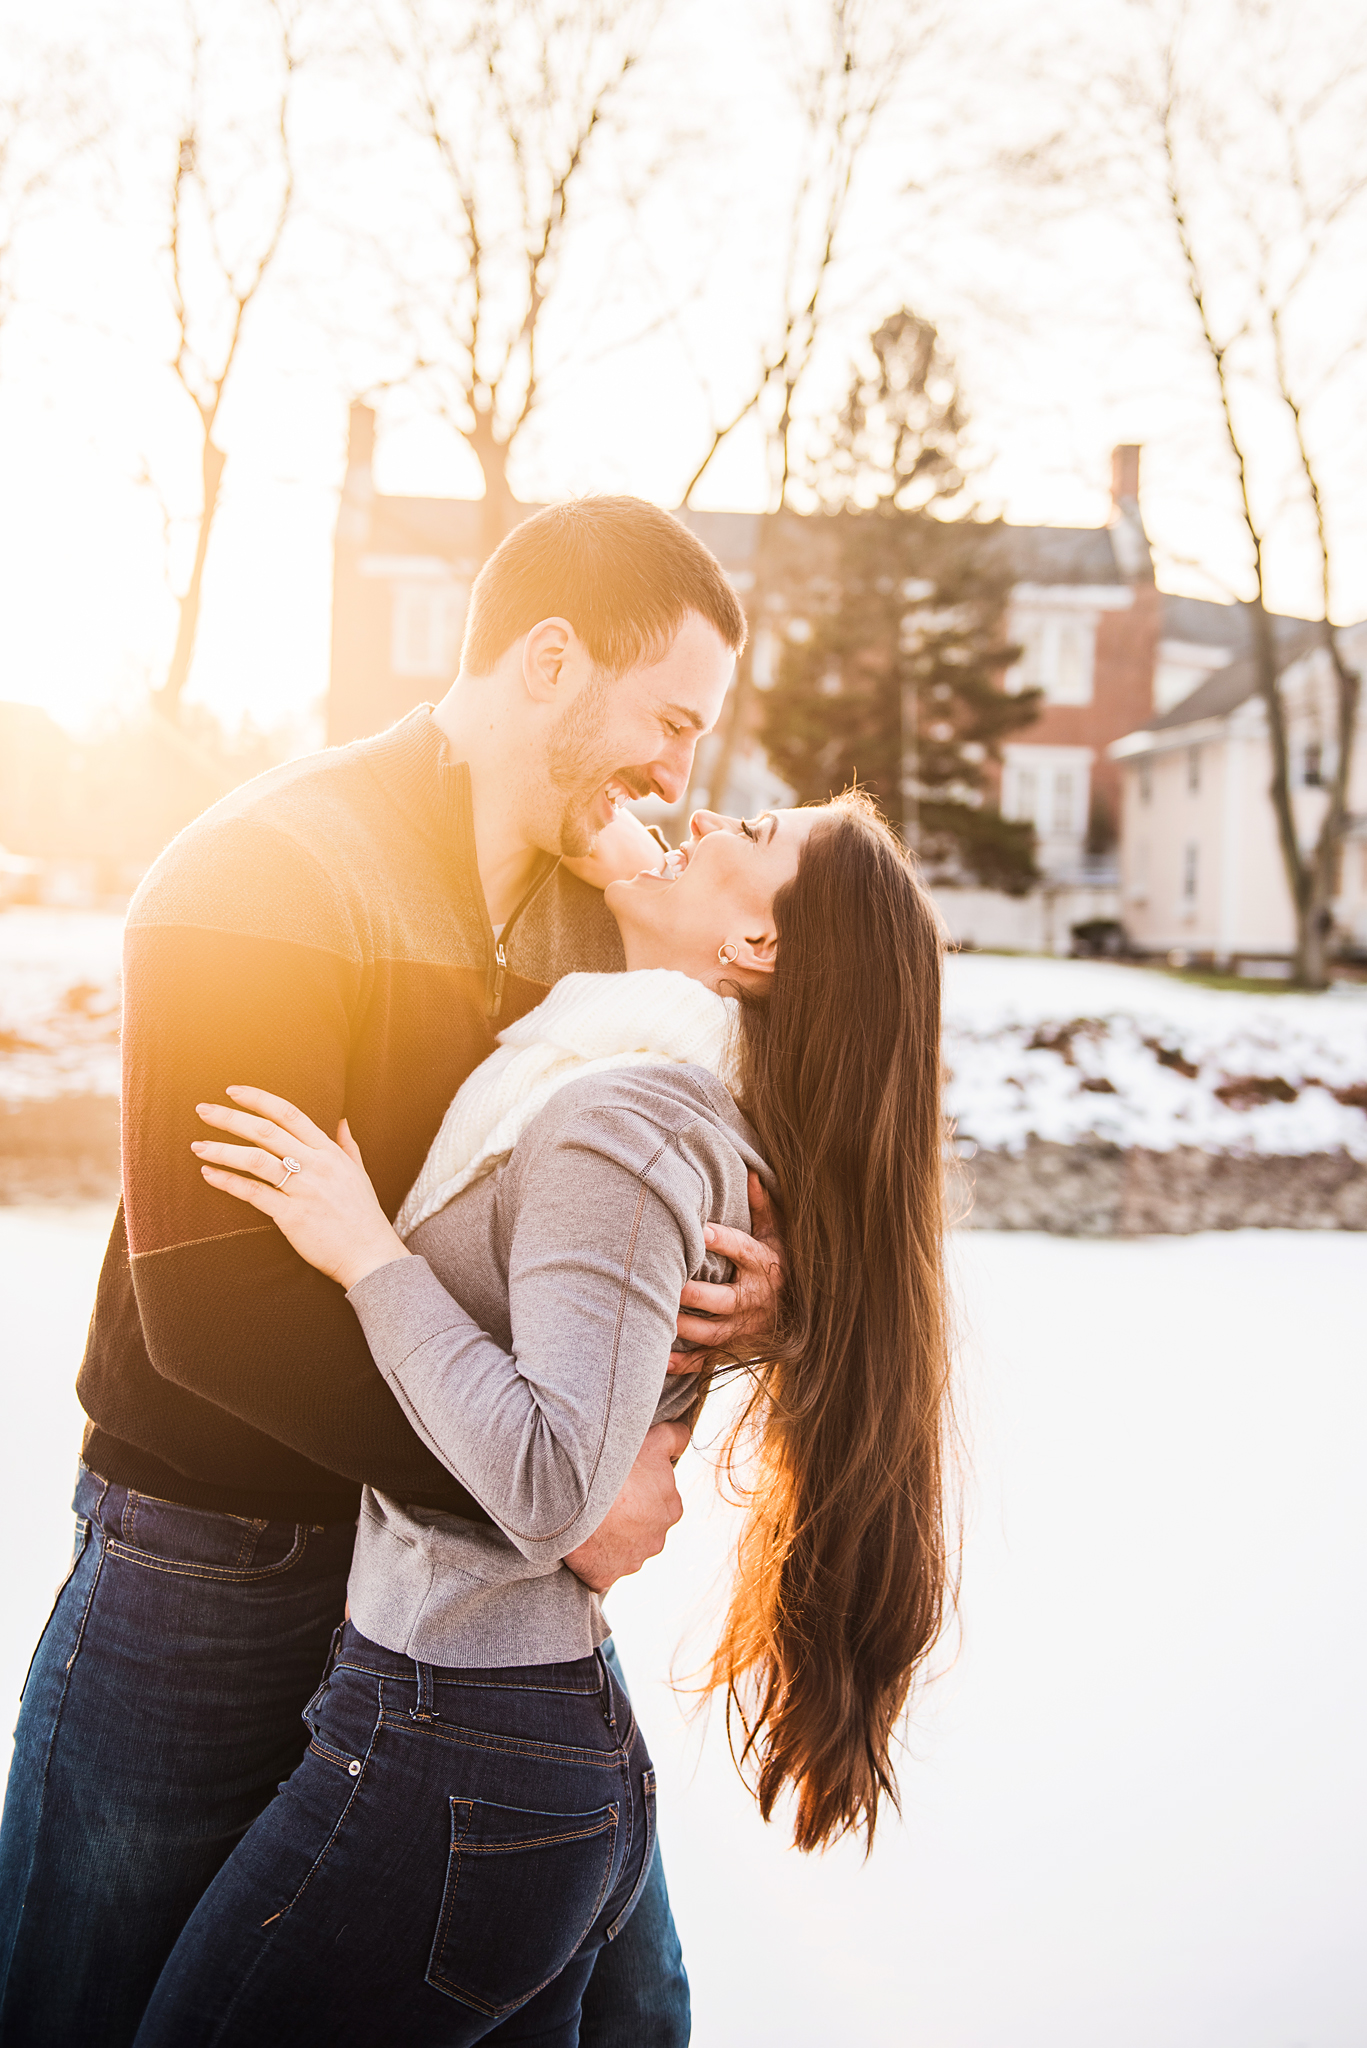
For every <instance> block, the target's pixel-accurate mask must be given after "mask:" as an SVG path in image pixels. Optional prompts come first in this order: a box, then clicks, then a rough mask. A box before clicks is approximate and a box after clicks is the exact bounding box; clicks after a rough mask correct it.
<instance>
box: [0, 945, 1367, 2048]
mask: <svg viewBox="0 0 1367 2048" xmlns="http://www.w3.org/2000/svg"><path fill="white" fill-rule="evenodd" d="M0 922H3V921H0ZM988 964H989V963H984V962H976V961H968V962H959V963H956V968H963V967H970V968H977V967H979V966H987V965H988ZM1129 979H1130V978H1129V977H1126V980H1127V982H1128V981H1129ZM1090 985H1091V986H1095V985H1096V984H1095V983H1094V982H1092V983H1091V984H1090ZM1178 993H1179V995H1180V994H1182V993H1184V992H1182V991H1180V990H1179V991H1178ZM1066 1007H1067V1006H1066ZM1072 1007H1081V1006H1080V1005H1079V1006H1072ZM108 1223H109V1213H108V1211H107V1210H104V1209H90V1210H68V1211H58V1210H52V1209H44V1210H42V1211H24V1210H18V1209H14V1210H8V1211H6V1210H0V1298H2V1299H3V1300H4V1303H5V1325H4V1327H5V1336H6V1342H5V1345H4V1350H3V1371H4V1374H5V1380H6V1384H5V1390H4V1400H5V1406H4V1415H5V1419H6V1423H7V1427H6V1429H5V1431H4V1433H3V1437H0V1457H2V1458H3V1461H4V1473H3V1478H4V1485H3V1492H2V1493H0V1499H3V1501H4V1504H5V1515H6V1519H7V1529H6V1535H7V1537H8V1551H7V1555H8V1559H9V1565H8V1569H7V1570H6V1572H5V1573H4V1575H3V1579H2V1580H0V1601H2V1602H3V1619H4V1626H3V1628H2V1629H0V1644H2V1645H3V1652H2V1653H0V1654H3V1657H4V1659H5V1669H4V1670H3V1671H0V1693H3V1694H4V1696H5V1697H7V1698H10V1699H12V1698H13V1697H14V1695H15V1694H16V1693H17V1690H18V1687H19V1684H20V1682H21V1680H22V1677H23V1671H24V1666H25V1664H26V1661H27V1658H28V1654H29V1649H30V1647H31V1643H32V1641H33V1638H34V1637H35V1635H36V1633H37V1630H38V1628H39V1627H40V1625H41V1622H42V1618H43V1615H44V1613H45V1612H46V1607H47V1602H48V1599H49V1596H50V1591H51V1588H52V1586H53V1584H54V1582H55V1581H56V1580H57V1578H58V1577H59V1575H60V1573H61V1571H62V1568H63V1564H64V1559H65V1555H66V1552H67V1548H68V1545H69V1541H70V1521H69V1517H68V1515H67V1513H66V1509H65V1503H66V1500H67V1499H68V1497H69V1489H70V1480H71V1467H72V1464H73V1460H74V1454H75V1449H76V1444H77V1440H78V1434H79V1418H78V1415H77V1410H76V1406H75V1403H74V1400H73V1398H72V1395H71V1391H70V1387H71V1379H72V1375H73V1373H74V1371H75V1366H76V1361H77V1358H78V1356H79V1352H80V1347H81V1341H82V1338H83V1335H84V1329H85V1323H86V1318H87V1316H88V1314H89V1309H90V1302H91V1297H92V1293H93V1288H94V1281H95V1274H96V1269H97V1265H98V1262H99V1257H100V1254H101V1251H102V1248H103V1241H104V1236H105V1233H106V1230H107V1228H108ZM955 1256H956V1258H957V1260H958V1262H959V1268H960V1292H961V1298H962V1303H963V1319H964V1323H965V1328H966V1333H967V1334H966V1345H965V1359H966V1362H965V1370H964V1408H965V1415H966V1419H967V1423H968V1433H969V1437H970V1440H971V1460H972V1473H971V1480H970V1484H969V1493H968V1505H969V1523H968V1542H967V1550H966V1563H965V1570H964V1585H963V1631H962V1633H963V1641H962V1649H961V1652H960V1655H959V1657H958V1660H957V1663H956V1664H955V1665H954V1668H953V1669H952V1671H951V1672H950V1674H949V1675H948V1676H947V1677H945V1678H943V1679H942V1680H941V1681H940V1682H939V1683H938V1684H937V1685H936V1686H935V1687H934V1688H933V1689H932V1691H931V1693H930V1695H929V1697H928V1698H927V1700H926V1702H925V1704H924V1706H923V1709H922V1711H921V1713H920V1715H919V1717H918V1719H917V1722H916V1726H915V1732H914V1737H913V1743H912V1754H911V1756H910V1757H909V1758H908V1759H907V1761H906V1763H905V1764H904V1767H903V1774H902V1775H903V1785H904V1790H905V1794H906V1817H905V1821H904V1823H903V1824H901V1825H898V1824H896V1823H895V1822H891V1823H890V1824H889V1825H888V1826H887V1828H886V1830H885V1832H884V1833H883V1834H882V1835H880V1839H879V1842H878V1845H877V1847H876V1849H875V1851H874V1854H873V1856H872V1858H871V1859H870V1860H869V1862H868V1863H862V1862H861V1861H860V1858H859V1855H858V1853H857V1851H854V1850H852V1849H848V1848H842V1849H839V1850H837V1851H835V1852H833V1853H832V1854H830V1855H828V1856H827V1857H825V1858H824V1859H818V1860H807V1859H800V1858H798V1857H797V1856H795V1855H793V1854H791V1853H789V1852H786V1851H785V1847H784V1841H783V1836H782V1832H781V1829H779V1828H778V1827H772V1828H769V1829H765V1828H764V1827H762V1826H761V1824H760V1822H759V1821H758V1819H757V1818H756V1816H755V1814H754V1811H753V1808H752V1807H751V1805H750V1804H749V1802H748V1800H747V1797H746V1795H745V1793H744V1792H743V1791H742V1789H741V1788H740V1787H739V1785H738V1784H737V1782H736V1780H735V1778H734V1774H733V1772H732V1769H731V1766H730V1763H729V1761H728V1759H727V1756H726V1752H725V1744H724V1739H723V1735H722V1730H721V1726H720V1717H714V1719H713V1721H712V1723H711V1724H710V1725H708V1726H707V1727H706V1728H705V1729H704V1728H702V1727H700V1726H699V1725H698V1724H696V1723H694V1724H692V1725H690V1724H689V1723H688V1722H687V1721H686V1720H685V1718H684V1716H683V1714H682V1712H681V1710H680V1707H679V1705H678V1703H677V1702H676V1699H675V1696H674V1695H673V1694H672V1693H671V1692H670V1691H669V1689H668V1686H667V1683H666V1678H667V1673H668V1671H669V1669H670V1665H671V1660H672V1659H673V1658H674V1657H675V1654H676V1651H677V1650H678V1648H679V1645H680V1642H681V1640H684V1639H686V1640H687V1641H689V1642H692V1643H694V1644H695V1645H696V1644H697V1642H698V1641H699V1636H698V1633H697V1629H698V1625H699V1616H700V1614H705V1613H706V1611H707V1609H708V1598H707V1589H708V1587H709V1586H710V1585H711V1584H712V1583H713V1581H714V1580H715V1577H716V1574H717V1572H718V1569H719V1568H720V1565H721V1562H722V1560H723V1558H724V1553H725V1547H726V1542H727V1533H728V1523H727V1514H726V1512H725V1511H724V1510H721V1509H719V1508H717V1507H715V1506H713V1505H711V1498H712V1496H711V1480H710V1476H709V1473H708V1470H707V1467H706V1466H705V1464H704V1462H703V1460H702V1458H701V1457H700V1456H696V1455H695V1456H694V1457H693V1458H692V1459H691V1460H690V1463H691V1471H690V1473H689V1477H688V1480H687V1490H688V1496H689V1508H688V1512H687V1514H686V1515H685V1517H684V1520H683V1522H682V1523H681V1524H680V1525H679V1527H678V1528H677V1529H676V1530H675V1531H674V1533H673V1534H672V1535H671V1537H670V1541H669V1547H668V1551H667V1553H666V1555H665V1556H664V1557H663V1558H661V1559H658V1560H656V1561H655V1563H654V1564H652V1566H650V1567H649V1569H648V1570H647V1571H646V1572H645V1573H643V1574H642V1575H641V1576H640V1577H639V1578H637V1579H635V1580H632V1581H629V1582H627V1583H626V1584H624V1585H623V1586H622V1587H621V1588H619V1589H618V1591H617V1593H616V1594H615V1595H614V1596H613V1600H612V1602H611V1608H612V1614H613V1619H614V1623H615V1626H616V1629H617V1639H618V1642H619V1645H620V1647H621V1650H622V1654H623V1657H624V1659H625V1662H626V1664H627V1668H628V1670H629V1672H630V1673H631V1675H632V1679H633V1686H634V1690H635V1693H636V1697H637V1700H638V1704H639V1706H640V1709H641V1712H642V1717H643V1720H644V1723H645V1726H646V1729H647V1732H648V1735H649V1737H650V1740H651V1746H652V1749H653V1751H654V1754H655V1758H656V1762H657V1765H658V1767H659V1772H660V1781H661V1798H660V1810H661V1829H662V1839H663V1845H664V1852H665V1860H666V1866H667V1869H668V1871H669V1876H670V1884H671V1889H672V1893H673V1896H674V1901H675V1908H676V1913H677V1917H678V1920H679V1924H680V1928H681V1931H682V1934H683V1939H684V1945H685V1949H686V1952H687V1955H688V1960H689V1965H690V1970H691V1973H692V1978H693V1984H694V1994H695V2012H696V2025H695V2032H694V2038H695V2040H696V2041H697V2043H698V2048H833V2044H834V2048H854V2044H859V2048H1361V2043H1362V2042H1363V2041H1364V2039H1367V1973H1364V1971H1363V1969H1362V1929H1363V1926H1364V1925H1365V1924H1367V1866H1365V1863H1364V1858H1363V1854H1362V1842H1363V1839H1364V1835H1365V1834H1367V1766H1365V1765H1364V1761H1363V1754H1364V1750H1363V1742H1362V1699H1363V1697H1364V1692H1365V1691H1367V1646H1365V1643H1364V1629H1363V1622H1362V1611H1361V1582H1362V1563H1363V1557H1364V1554H1365V1542H1367V1495H1364V1490H1363V1487H1362V1478H1361V1475H1362V1470H1363V1459H1364V1453H1367V1372H1364V1364H1367V1345H1365V1344H1364V1339H1363V1316H1362V1302H1363V1299H1364V1294H1365V1293H1367V1241H1364V1240H1363V1239H1362V1238H1361V1237H1349V1236H1333V1235H1327V1234H1326V1235H1322V1236H1321V1235H1317V1234H1299V1233H1293V1234H1287V1235H1280V1234H1272V1233H1256V1232H1242V1233H1233V1234H1229V1235H1220V1236H1214V1237H1196V1238H1181V1239H1172V1238H1168V1239H1151V1240H1141V1241H1137V1242H1129V1243H1107V1242H1096V1241H1087V1240H1077V1239H1061V1238H1045V1237H1032V1236H1026V1235H1008V1236H993V1235H991V1234H986V1233H985V1234H982V1235H973V1236H970V1237H966V1238H961V1239H960V1240H959V1241H958V1244H957V1246H956V1254H955Z"/></svg>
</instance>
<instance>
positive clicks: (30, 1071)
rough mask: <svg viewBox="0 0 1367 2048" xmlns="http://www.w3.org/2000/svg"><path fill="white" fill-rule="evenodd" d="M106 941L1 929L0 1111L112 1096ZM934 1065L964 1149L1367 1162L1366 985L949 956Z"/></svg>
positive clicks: (69, 924) (19, 919) (14, 925)
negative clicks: (1329, 989) (1262, 987)
mask: <svg viewBox="0 0 1367 2048" xmlns="http://www.w3.org/2000/svg"><path fill="white" fill-rule="evenodd" d="M120 929H121V928H120V920H119V919H118V918H117V917H112V916H105V915H100V914H97V913H71V912H62V911H51V910H22V909H21V910H11V911H9V912H7V913H6V914H5V915H4V916H3V917H0V1101H3V1100H6V1099H8V1100H11V1101H13V1100H17V1099H21V1098H24V1097H28V1098H32V1097H34V1096H45V1095H56V1094H61V1093H65V1092H68V1091H72V1092H90V1093H94V1094H112V1093H115V1092H117V1089H118V1026H119V992H118V969H119V940H120ZM945 1055H946V1062H947V1065H948V1067H949V1069H950V1072H951V1076H952V1078H951V1080H950V1083H949V1087H948V1095H947V1106H948V1110H949V1114H950V1115H951V1117H953V1119H954V1120H955V1123H956V1126H957V1130H958V1134H959V1139H960V1141H961V1144H962V1145H964V1146H967V1145H970V1144H971V1145H975V1146H981V1147H984V1148H986V1149H989V1150H1002V1151H1020V1150H1022V1149H1023V1147H1024V1146H1025V1143H1026V1140H1027V1139H1028V1138H1029V1137H1030V1136H1031V1135H1034V1136H1036V1137H1040V1138H1048V1139H1053V1140H1055V1141H1056V1142H1058V1143H1060V1144H1065V1145H1066V1144H1074V1143H1076V1142H1077V1141H1078V1140H1079V1139H1082V1138H1101V1139H1107V1140H1110V1141H1112V1142H1114V1143H1116V1144H1119V1145H1124V1146H1143V1147H1145V1148H1146V1149H1148V1150H1151V1151H1166V1150H1169V1149H1171V1148H1172V1147H1174V1146H1178V1145H1193V1146H1199V1147H1201V1148H1203V1149H1204V1150H1206V1151H1212V1152H1262V1153H1270V1154H1285V1153H1302V1152H1335V1151H1340V1150H1341V1151H1345V1152H1348V1153H1350V1154H1352V1155H1353V1156H1354V1157H1355V1158H1358V1159H1364V1160H1367V987H1364V988H1359V989H1353V990H1344V991H1342V992H1334V993H1331V994H1329V995H1324V996H1295V995H1249V994H1244V993H1242V992H1226V991H1219V990H1213V989H1205V988H1200V987H1197V986H1194V985H1191V984H1187V983H1183V982H1178V981H1174V980H1173V979H1172V977H1171V976H1169V975H1164V974H1158V973H1150V972H1146V971H1141V970H1138V969H1135V968H1129V967H1118V966H1113V965H1110V964H1108V963H1106V962H1103V961H1087V960H1046V959H1020V958H1010V957H1006V956H1002V955H992V954H962V955H954V956H951V958H950V960H949V962H948V973H947V987H946V1005H945Z"/></svg>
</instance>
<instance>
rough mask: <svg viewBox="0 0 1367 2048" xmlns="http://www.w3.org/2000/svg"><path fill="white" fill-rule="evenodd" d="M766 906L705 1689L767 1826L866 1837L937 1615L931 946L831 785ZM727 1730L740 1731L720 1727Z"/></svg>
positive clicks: (746, 1020)
mask: <svg viewBox="0 0 1367 2048" xmlns="http://www.w3.org/2000/svg"><path fill="white" fill-rule="evenodd" d="M830 812H831V815H830V819H829V822H823V823H822V824H821V825H819V826H818V827H817V828H816V829H815V830H814V831H813V832H812V834H811V836H810V837H809V839H808V841H807V844H806V846H805V847H804V849H803V852H802V855H801V858H800V860H799V863H798V869H797V874H796V876H795V878H794V880H793V881H791V882H790V883H788V884H787V885H786V887H785V888H783V889H782V890H781V891H780V892H779V895H778V896H777V898H776V900H775V905H774V910H775V919H776V926H777V931H778V953H777V962H776V966H775V970H774V973H773V975H772V977H771V983H772V985H771V987H770V988H769V990H768V991H767V992H766V993H765V994H763V995H758V996H757V995H754V994H749V993H746V992H744V991H741V1073H742V1080H741V1084H740V1089H739V1095H740V1100H741V1104H742V1107H743V1109H744V1111H745V1114H746V1116H747V1117H748V1118H749V1120H750V1122H751V1124H752V1125H753V1127H754V1130H755V1133H756V1135H757V1137H758V1139H759V1142H760V1147H761V1150H762V1151H763V1153H764V1155H765V1157H766V1159H767V1160H768V1161H769V1164H770V1165H771V1166H772V1168H773V1170H774V1173H775V1175H776V1177H777V1180H778V1185H779V1190H780V1194H781V1198H782V1203H783V1215H784V1222H783V1239H784V1248H785V1279H784V1284H783V1290H782V1302H781V1310H780V1324H779V1329H778V1333H777V1339H776V1341H773V1340H771V1342H770V1343H769V1345H768V1346H767V1348H766V1356H765V1359H764V1361H763V1362H762V1363H758V1364H755V1365H753V1366H752V1369H751V1370H752V1381H751V1392H750V1397H749V1399H748V1401H747V1402H746V1404H745V1406H744V1409H743V1411H742V1414H741V1417H740V1420H739V1422H738V1424H737V1425H736V1428H735V1430H734V1431H733V1433H732V1436H731V1440H730V1446H729V1455H730V1459H731V1469H732V1471H733V1473H735V1472H736V1471H737V1469H738V1468H739V1467H741V1466H742V1463H743V1467H744V1469H745V1470H746V1480H745V1490H746V1494H747V1498H748V1510H749V1511H748V1515H747V1519H746V1522H745V1524H744V1527H743V1530H742V1534H741V1538H740V1544H739V1553H738V1567H739V1569H738V1572H737V1577H736V1583H735V1587H734V1591H733V1594H732V1598H731V1605H730V1610H729V1612H728V1614H727V1618H726V1623H725V1627H724V1629H723V1633H722V1637H721V1641H720V1644H719V1646H718V1648H717V1651H716V1654H715V1657H714V1660H713V1665H712V1671H711V1679H710V1684H711V1685H712V1686H724V1687H725V1688H726V1692H727V1711H728V1720H732V1716H733V1715H738V1717H739V1722H740V1727H741V1729H742V1730H743V1740H742V1741H741V1742H740V1744H739V1747H738V1760H739V1762H740V1763H741V1765H742V1768H746V1767H747V1766H748V1767H750V1768H752V1769H753V1773H754V1777H755V1791H756V1795H757V1797H758V1800H759V1806H760V1811H761V1813H762V1814H763V1815H764V1817H765V1819H766V1820H768V1819H769V1818H770V1816H771V1814H772V1812H773V1809H774V1806H775V1803H776V1801H777V1800H778V1799H779V1797H780V1795H781V1794H782V1793H783V1792H784V1790H785V1789H789V1790H791V1791H792V1792H794V1793H795V1794H796V1800H797V1816H796V1824H795V1830H794V1839H795V1841H796V1843H797V1846H798V1847H799V1848H800V1849H816V1848H822V1847H824V1846H826V1845H827V1844H828V1843H830V1842H832V1841H834V1840H836V1839H837V1838H838V1837H839V1836H840V1835H843V1834H845V1833H846V1832H847V1831H850V1830H855V1831H859V1832H862V1833H863V1835H864V1837H865V1840H866V1842H871V1841H872V1838H873V1832H874V1827H875V1823H876V1821H877V1818H878V1808H879V1802H880V1800H881V1799H882V1798H884V1797H887V1798H889V1799H890V1800H891V1801H892V1802H893V1804H894V1805H896V1804H897V1781H896V1776H895V1773H894V1770H893V1764H892V1757H891V1745H892V1741H893V1737H894V1731H895V1728H896V1724H897V1722H898V1720H899V1718H900V1716H901V1714H902V1712H903V1709H904V1708H905V1705H906V1701H907V1696H908V1693H909V1690H910V1687H911V1683H912V1679H913V1677H914V1676H915V1674H916V1672H917V1669H918V1666H920V1665H921V1664H922V1663H923V1662H924V1660H925V1658H926V1656H927V1653H928V1652H929V1650H930V1648H931V1646H932V1644H933V1643H934V1642H935V1640H936V1638H937V1636H938V1635H939V1633H940V1631H941V1628H942V1625H943V1622H944V1619H945V1611H946V1605H947V1597H948V1596H947V1586H948V1582H949V1557H948V1543H947V1537H946V1529H945V1515H944V1504H943V1466H944V1457H945V1439H946V1430H947V1423H948V1415H949V1407H948V1402H949V1355H950V1344H949V1333H948V1314H947V1304H946V1290H945V1280H944V1262H943V1235H944V1190H943V1176H944V1167H943V1135H942V1125H941V1111H940V967H941V952H942V943H941V936H940V930H939V926H938V923H937V920H936V917H935V913H934V911H933V909H932V907H931V905H930V902H929V899H928V898H927V896H926V895H925V893H924V891H923V890H922V889H921V887H920V885H919V884H918V882H917V880H916V877H915V875H914V873H913V871H912V866H911V862H910V860H909V859H908V857H907V855H906V853H905V852H904V850H903V849H902V847H901V846H900V845H899V844H898V842H897V840H896V839H895V838H894V837H893V835H892V833H891V832H890V831H889V830H888V828H887V826H886V825H885V824H884V823H883V822H882V820H881V819H880V818H879V817H878V814H877V812H876V811H875V809H874V807H873V805H872V804H871V803H870V802H869V801H868V800H867V799H866V798H864V797H862V796H856V795H853V794H850V793H847V794H846V795H845V796H843V797H840V798H838V799H837V800H836V802H835V803H834V804H833V805H832V806H830ZM732 1725H733V1727H734V1725H735V1724H734V1720H732Z"/></svg>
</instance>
